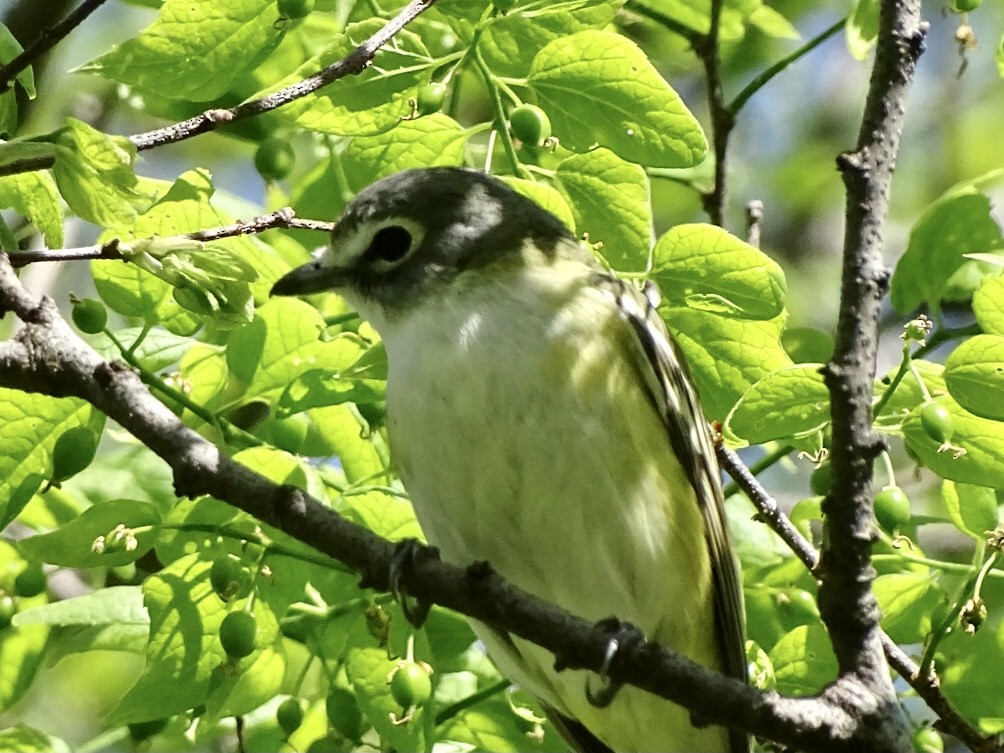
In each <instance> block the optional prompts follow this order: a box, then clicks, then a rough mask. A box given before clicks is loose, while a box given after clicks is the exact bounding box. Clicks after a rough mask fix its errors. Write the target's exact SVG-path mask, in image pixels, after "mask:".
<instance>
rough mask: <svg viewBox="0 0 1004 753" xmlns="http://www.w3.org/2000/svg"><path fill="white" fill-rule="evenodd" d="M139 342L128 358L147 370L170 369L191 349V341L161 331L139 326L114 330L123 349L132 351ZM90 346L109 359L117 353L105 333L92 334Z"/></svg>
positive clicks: (116, 349) (117, 354) (115, 356)
mask: <svg viewBox="0 0 1004 753" xmlns="http://www.w3.org/2000/svg"><path fill="white" fill-rule="evenodd" d="M140 336H142V338H143V339H142V340H141V341H140V343H139V345H137V346H136V349H135V350H133V352H132V355H133V358H135V359H136V360H137V361H138V362H139V363H140V365H141V366H142V367H143V368H144V369H146V370H147V371H163V370H164V369H166V368H168V367H169V366H174V365H175V364H176V363H178V361H180V360H181V358H182V356H184V355H185V353H187V352H188V349H189V348H191V347H192V341H191V339H189V338H187V337H181V336H179V335H175V334H174V333H172V332H168V331H166V330H163V329H151V330H149V331H145V330H144V329H143V328H142V327H126V328H123V329H119V330H116V331H115V337H116V338H117V339H118V341H119V342H121V343H122V344H123V345H124V346H125V347H126V348H130V349H131V348H132V346H133V344H134V343H135V342H136V340H137V339H138V338H139V337H140ZM89 342H90V345H91V347H92V348H94V349H95V350H96V351H98V353H100V354H101V355H102V356H104V357H105V358H107V359H109V360H114V359H115V358H117V357H118V356H119V350H118V348H117V347H115V346H114V345H113V344H112V341H111V340H109V339H108V337H107V336H106V335H105V334H103V333H102V334H98V335H95V336H94V337H93V338H92V339H91V340H90V341H89Z"/></svg>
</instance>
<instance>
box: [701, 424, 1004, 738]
mask: <svg viewBox="0 0 1004 753" xmlns="http://www.w3.org/2000/svg"><path fill="white" fill-rule="evenodd" d="M716 449H717V452H718V462H719V464H720V465H721V467H722V469H724V470H725V472H726V473H728V474H729V475H730V476H731V477H732V478H733V479H734V480H735V482H736V484H738V485H739V487H740V488H741V489H742V490H743V492H745V494H746V496H747V497H748V498H749V500H750V501H751V502H752V503H753V505H754V506H755V507H756V508H757V512H758V520H760V521H761V522H763V523H766V524H767V525H768V526H770V528H771V530H773V531H774V533H776V534H777V535H778V536H779V537H780V538H781V540H782V541H784V543H785V544H787V546H788V548H789V549H791V551H792V552H794V553H795V556H796V557H798V559H799V560H800V561H801V562H802V564H803V565H805V566H806V568H808V570H809V572H814V571H815V569H816V565H818V564H819V552H817V551H816V549H815V547H813V546H812V544H811V543H810V542H809V540H808V539H806V538H805V537H804V536H803V535H802V534H801V533H800V532H799V530H798V529H797V528H795V526H794V525H793V524H792V522H791V520H790V519H789V518H788V516H787V515H785V514H784V512H782V511H781V509H780V507H779V506H778V504H777V501H776V500H775V499H774V498H773V497H771V495H770V494H769V493H768V492H767V490H766V489H765V488H764V487H763V485H762V484H761V483H760V482H759V481H758V480H757V479H756V476H754V475H753V473H752V472H751V471H750V469H749V468H747V467H746V465H745V464H744V463H743V461H742V460H741V459H740V458H739V456H738V455H737V454H736V453H735V452H733V451H732V450H730V449H729V448H728V447H726V446H725V445H724V444H723V443H721V442H719V443H718V445H717V447H716ZM881 641H882V649H883V651H884V652H885V656H886V659H887V660H888V661H889V665H890V666H891V667H892V668H893V669H895V670H896V672H898V673H899V675H900V677H902V678H903V679H904V680H906V682H907V683H909V685H910V687H911V688H913V689H914V690H915V691H916V692H917V695H919V696H920V697H921V698H923V699H924V702H925V703H927V705H928V707H929V708H930V709H931V710H932V711H933V712H934V713H935V714H937V715H938V718H939V719H940V726H941V727H942V728H943V729H944V731H945V732H948V733H949V734H952V735H954V736H955V737H957V738H959V739H960V740H961V741H962V742H964V743H965V744H966V745H967V746H968V747H969V748H970V749H972V750H973V751H976V752H977V753H1000V751H1001V750H1002V748H1001V745H1000V741H999V740H998V739H997V738H996V737H993V736H989V737H985V736H983V735H981V734H980V732H979V730H977V729H976V728H975V727H973V726H972V725H971V724H969V722H968V721H966V719H965V718H963V716H962V715H961V714H960V713H959V712H958V711H957V710H956V709H955V707H954V706H953V705H952V704H951V702H950V701H949V700H948V699H947V698H946V697H945V695H944V693H942V692H941V686H940V684H939V681H938V677H937V675H935V674H933V673H932V674H931V675H929V676H927V677H921V676H920V667H919V666H918V665H917V663H916V662H915V661H914V660H913V659H911V658H910V657H909V656H908V655H907V654H906V652H904V651H903V649H901V648H900V647H899V646H897V645H896V644H895V642H893V640H892V638H890V637H889V636H888V635H886V634H885V633H884V632H882V633H881Z"/></svg>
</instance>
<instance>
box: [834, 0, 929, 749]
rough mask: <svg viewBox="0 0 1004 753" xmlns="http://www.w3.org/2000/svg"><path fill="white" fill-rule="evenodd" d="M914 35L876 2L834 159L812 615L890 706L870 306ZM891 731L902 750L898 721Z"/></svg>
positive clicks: (917, 40) (892, 3) (876, 295)
mask: <svg viewBox="0 0 1004 753" xmlns="http://www.w3.org/2000/svg"><path fill="white" fill-rule="evenodd" d="M923 39H924V26H923V25H922V23H921V20H920V0H883V2H882V5H881V15H880V24H879V33H878V45H877V49H876V56H875V64H874V67H873V69H872V77H871V82H870V85H869V91H868V96H867V99H866V102H865V112H864V116H863V118H862V123H861V130H860V133H859V136H858V144H857V147H856V148H855V150H854V151H853V152H849V153H846V154H844V155H842V156H841V158H840V159H839V160H838V163H839V165H840V169H841V172H842V175H843V178H844V183H845V185H846V189H847V212H846V236H845V239H844V254H843V273H842V280H841V301H840V313H839V318H838V324H837V337H836V345H835V350H834V355H833V359H832V360H831V361H830V362H829V363H828V364H827V365H826V366H825V367H824V369H823V372H824V378H825V381H826V384H827V386H828V388H829V390H830V403H831V418H832V431H833V439H832V446H831V462H832V467H833V476H834V484H833V487H832V488H831V489H830V492H829V494H827V496H826V497H825V499H824V501H823V513H824V515H825V517H826V530H827V534H828V535H827V543H826V545H825V546H824V548H823V551H822V556H821V558H820V564H819V567H818V568H817V573H818V575H819V577H820V588H819V608H820V615H821V616H822V619H823V622H824V623H825V624H826V627H827V628H828V630H829V633H830V640H831V642H832V644H833V650H834V653H835V654H836V657H837V664H838V667H839V669H840V675H841V677H845V676H850V675H854V676H857V677H859V678H861V680H862V682H863V683H864V684H865V685H866V686H867V687H868V688H869V690H870V691H871V692H872V693H874V694H875V696H876V698H880V699H883V700H885V701H886V702H887V703H889V704H892V703H893V702H894V700H895V697H896V695H895V691H894V689H893V687H892V683H891V681H890V678H889V673H888V668H887V665H886V661H885V657H884V654H883V652H882V643H881V634H880V631H879V627H878V618H879V613H878V604H877V602H876V600H875V597H874V595H873V594H872V592H871V582H872V579H873V578H874V570H873V568H872V566H871V559H870V558H871V544H872V540H873V538H874V518H873V513H872V507H871V476H872V462H873V460H874V458H875V457H876V456H877V455H878V453H879V452H881V450H882V448H883V442H882V440H881V438H880V437H879V435H878V434H877V433H876V432H875V431H874V429H873V428H872V414H871V403H872V382H873V380H874V378H875V361H876V353H877V350H878V315H879V307H880V302H881V299H882V296H883V295H884V293H885V291H886V288H887V285H888V277H889V272H888V270H887V269H886V268H885V266H884V265H883V263H882V248H883V242H882V226H883V223H884V220H885V215H886V211H887V208H888V201H889V186H890V182H891V179H892V171H893V167H894V165H895V161H896V154H897V152H898V149H899V141H900V134H901V132H902V127H903V115H904V110H905V101H906V94H907V91H908V89H909V85H910V83H911V81H912V79H913V74H914V70H915V68H916V61H917V58H918V57H919V56H920V53H921V51H922V49H923ZM890 708H891V706H890ZM898 716H899V715H898V714H896V715H895V716H893V717H890V718H891V719H894V718H897V717H898ZM900 734H901V735H902V740H901V744H902V746H903V747H906V746H907V745H908V743H907V741H906V731H905V725H903V724H902V723H901V724H900Z"/></svg>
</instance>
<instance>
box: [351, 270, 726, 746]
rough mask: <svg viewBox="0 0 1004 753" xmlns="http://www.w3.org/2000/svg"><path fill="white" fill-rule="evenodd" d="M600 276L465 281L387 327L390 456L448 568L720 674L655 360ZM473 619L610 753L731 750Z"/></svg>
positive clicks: (653, 704) (536, 274)
mask: <svg viewBox="0 0 1004 753" xmlns="http://www.w3.org/2000/svg"><path fill="white" fill-rule="evenodd" d="M594 274H595V268H591V267H589V266H587V265H585V264H583V263H581V262H578V261H573V260H560V261H556V262H553V263H552V264H549V265H547V264H528V265H525V266H520V267H515V266H514V267H513V268H512V269H507V270H504V273H503V270H500V269H499V267H497V266H496V267H493V268H492V269H490V270H474V271H469V272H466V273H463V275H462V276H461V278H459V279H457V280H455V281H454V283H453V284H452V285H450V286H449V287H448V289H446V290H444V291H437V294H430V295H427V296H425V297H423V298H422V300H421V301H419V302H418V304H417V307H416V308H415V309H412V310H409V312H408V316H406V317H401V318H388V319H387V320H385V321H383V322H381V324H380V327H379V328H380V330H381V332H382V334H383V338H384V342H385V345H386V348H387V352H388V360H389V363H390V374H389V383H388V392H387V400H388V426H389V431H390V439H391V445H392V449H393V454H394V458H395V461H396V463H397V466H398V469H399V471H400V473H401V476H402V478H403V480H404V483H405V486H406V487H407V489H408V492H409V494H410V496H411V498H412V500H413V502H414V504H415V508H416V512H417V515H418V519H419V522H420V523H421V525H422V528H423V530H424V531H425V533H426V535H427V537H428V539H429V541H430V542H431V543H433V544H435V545H437V546H439V547H440V549H441V550H442V553H443V557H444V558H445V559H446V560H448V561H450V562H453V563H455V564H457V565H466V564H468V563H470V562H472V561H476V560H487V561H488V562H489V563H491V565H492V566H493V567H495V569H496V570H498V571H499V572H500V573H501V574H502V575H504V576H505V577H507V578H509V579H510V580H511V581H512V582H513V583H515V584H516V585H518V586H520V587H522V588H524V589H526V590H528V591H531V592H533V593H535V594H537V595H539V596H540V597H542V598H544V599H548V600H551V601H554V602H556V603H558V604H560V605H561V606H563V607H565V608H566V609H568V610H570V611H571V612H573V613H576V614H578V615H581V616H583V617H585V618H587V619H590V620H598V619H602V618H605V617H609V616H611V615H616V616H617V617H619V618H621V619H625V620H628V621H630V622H633V623H634V624H636V625H638V626H639V627H641V628H642V629H643V630H644V631H645V633H646V635H648V636H649V637H651V638H655V639H658V640H660V641H662V642H664V643H666V644H667V645H669V646H672V647H673V648H674V649H676V650H677V651H680V652H682V653H683V654H685V655H687V656H689V657H691V658H693V659H694V660H696V661H698V662H701V663H703V664H706V665H709V666H712V667H718V665H719V658H718V655H717V648H716V641H715V620H714V615H713V595H712V578H711V572H710V564H709V560H708V554H707V551H706V546H705V542H704V535H703V521H702V516H701V512H700V510H699V509H698V506H697V504H696V502H695V500H694V494H693V491H692V489H691V487H690V485H689V484H688V482H687V480H686V476H685V474H684V472H683V470H682V469H681V467H680V465H679V463H678V462H677V460H676V458H675V457H674V455H673V453H672V451H671V449H670V445H669V441H668V438H667V435H666V430H665V427H664V426H663V422H662V420H661V418H660V416H659V415H658V414H657V412H656V410H655V409H654V407H653V405H652V403H651V401H650V399H649V396H648V395H647V394H646V393H645V390H644V384H645V380H643V379H639V378H638V373H639V370H640V369H646V368H649V367H648V365H647V363H644V362H643V361H641V359H640V357H639V356H638V355H637V354H636V349H635V348H633V347H631V338H632V337H633V333H632V332H631V331H630V328H629V325H628V324H627V323H626V322H625V321H624V320H623V319H622V318H621V317H620V316H619V314H618V311H617V309H616V306H615V305H614V303H613V301H611V300H610V299H608V298H607V297H606V296H604V294H603V293H602V292H601V291H599V290H597V289H595V288H593V287H591V286H590V278H591V276H592V275H594ZM465 275H466V276H470V277H469V279H466V280H465V279H464V276H465ZM475 276H477V277H475ZM360 308H361V309H362V313H363V314H364V315H366V314H369V313H371V312H368V311H367V310H366V306H365V304H364V303H363V302H360ZM372 313H373V314H376V312H372ZM475 627H476V629H477V631H478V634H479V636H480V637H481V638H482V639H483V640H484V642H485V644H486V645H487V647H488V650H489V652H490V653H491V654H492V656H493V658H494V659H495V661H496V662H497V663H498V664H499V665H500V668H501V669H502V671H503V672H505V673H506V674H507V675H508V676H509V677H511V678H512V679H513V680H515V681H517V682H518V683H520V684H521V685H523V686H525V687H526V688H527V689H528V690H529V691H531V692H532V693H535V694H536V695H538V696H539V697H541V698H542V699H543V700H544V701H546V702H547V703H550V704H551V705H553V706H555V707H556V708H557V709H559V710H561V711H563V712H564V713H566V714H567V715H569V716H572V717H574V718H577V719H578V720H579V721H581V722H582V723H584V724H585V725H586V726H587V727H589V728H591V729H592V730H594V731H599V735H600V737H601V738H602V739H603V740H604V742H605V743H606V744H607V745H609V746H610V747H612V748H613V749H614V750H618V751H672V750H686V751H699V750H702V751H703V750H706V751H721V750H726V749H728V741H727V736H726V734H725V731H724V730H722V729H720V728H706V729H703V730H698V729H695V728H693V727H691V725H690V723H689V716H688V714H687V713H686V712H685V711H684V710H683V709H682V708H680V707H677V706H675V705H673V704H671V703H669V702H666V701H664V700H662V699H659V698H655V697H654V696H650V695H648V694H647V693H644V692H643V691H639V690H635V689H632V688H625V689H624V690H623V691H622V692H621V693H620V694H619V695H618V696H617V698H616V700H615V701H614V703H613V704H612V705H611V706H610V707H608V708H606V709H597V708H594V707H593V706H591V705H590V704H589V703H588V701H587V700H586V697H585V692H584V691H585V678H586V675H585V673H582V672H574V673H573V672H563V673H556V672H554V670H553V661H554V659H553V656H551V655H550V654H549V653H548V652H546V651H544V650H543V649H540V648H538V647H536V646H533V645H531V644H528V643H526V642H524V641H520V640H517V641H516V642H515V644H509V643H507V642H506V641H505V640H503V639H500V638H499V637H498V636H497V635H496V634H494V633H493V632H492V631H490V630H488V629H487V628H485V627H484V626H475ZM594 679H595V678H594Z"/></svg>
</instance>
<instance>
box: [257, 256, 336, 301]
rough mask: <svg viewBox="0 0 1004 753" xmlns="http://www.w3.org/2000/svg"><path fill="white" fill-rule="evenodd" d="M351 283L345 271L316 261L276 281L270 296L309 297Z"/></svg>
mask: <svg viewBox="0 0 1004 753" xmlns="http://www.w3.org/2000/svg"><path fill="white" fill-rule="evenodd" d="M348 283H349V276H348V274H346V272H345V270H344V269H340V268H338V267H326V266H322V265H321V263H320V262H319V261H318V260H317V259H315V260H314V261H311V262H308V263H307V264H304V265H303V266H302V267H297V268H296V269H294V270H293V271H292V272H288V273H287V274H285V275H283V276H282V277H280V278H279V279H278V280H276V283H275V285H273V286H272V290H271V291H270V293H269V295H308V294H310V293H320V292H323V291H325V290H338V289H339V288H343V287H345V286H346V285H347V284H348Z"/></svg>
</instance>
